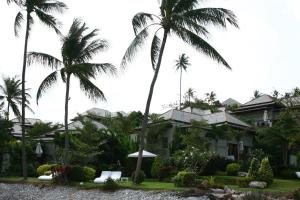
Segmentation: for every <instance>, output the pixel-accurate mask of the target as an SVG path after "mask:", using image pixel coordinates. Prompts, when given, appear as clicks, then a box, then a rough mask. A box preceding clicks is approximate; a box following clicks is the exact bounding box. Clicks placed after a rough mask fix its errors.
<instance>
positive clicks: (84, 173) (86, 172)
mask: <svg viewBox="0 0 300 200" xmlns="http://www.w3.org/2000/svg"><path fill="white" fill-rule="evenodd" d="M95 173H96V171H95V170H94V169H93V168H90V167H80V166H77V165H76V166H72V167H71V168H70V172H69V174H68V179H69V180H70V181H76V182H80V181H89V180H92V179H93V178H94V177H95Z"/></svg>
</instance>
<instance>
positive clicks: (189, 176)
mask: <svg viewBox="0 0 300 200" xmlns="http://www.w3.org/2000/svg"><path fill="white" fill-rule="evenodd" d="M173 182H174V184H175V186H176V187H191V186H195V184H196V173H195V172H185V171H181V172H178V174H177V175H176V176H175V177H174V178H173Z"/></svg>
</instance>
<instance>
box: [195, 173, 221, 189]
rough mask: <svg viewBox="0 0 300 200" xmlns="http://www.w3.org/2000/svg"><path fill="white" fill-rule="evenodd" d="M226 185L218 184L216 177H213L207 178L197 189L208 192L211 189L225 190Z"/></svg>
mask: <svg viewBox="0 0 300 200" xmlns="http://www.w3.org/2000/svg"><path fill="white" fill-rule="evenodd" d="M224 187H225V186H224V185H223V184H218V183H216V182H215V177H213V176H211V177H207V178H206V179H205V180H203V181H201V183H199V184H198V185H197V188H199V189H204V190H207V189H209V188H214V189H216V188H218V189H224Z"/></svg>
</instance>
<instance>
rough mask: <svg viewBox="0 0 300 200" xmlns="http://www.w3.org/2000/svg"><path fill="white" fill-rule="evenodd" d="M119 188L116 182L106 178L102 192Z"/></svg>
mask: <svg viewBox="0 0 300 200" xmlns="http://www.w3.org/2000/svg"><path fill="white" fill-rule="evenodd" d="M118 188H119V185H118V183H117V182H115V181H114V180H113V179H111V178H108V179H107V180H106V181H105V183H104V185H103V190H108V191H114V190H116V189H118Z"/></svg>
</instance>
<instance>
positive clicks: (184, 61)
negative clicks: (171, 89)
mask: <svg viewBox="0 0 300 200" xmlns="http://www.w3.org/2000/svg"><path fill="white" fill-rule="evenodd" d="M189 65H191V64H190V63H189V57H188V56H186V55H185V54H184V53H183V54H181V55H180V56H179V58H178V60H176V64H175V66H176V70H180V85H179V88H180V89H179V90H180V92H179V110H180V109H181V81H182V70H184V71H186V69H187V67H188V66H189Z"/></svg>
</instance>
